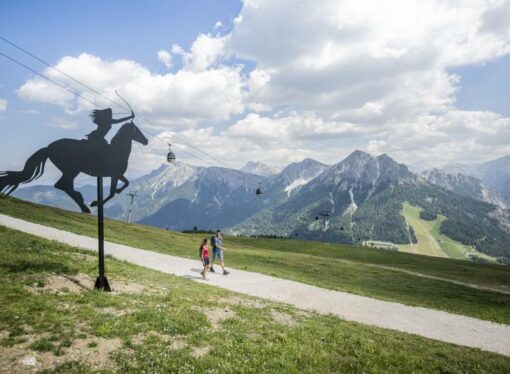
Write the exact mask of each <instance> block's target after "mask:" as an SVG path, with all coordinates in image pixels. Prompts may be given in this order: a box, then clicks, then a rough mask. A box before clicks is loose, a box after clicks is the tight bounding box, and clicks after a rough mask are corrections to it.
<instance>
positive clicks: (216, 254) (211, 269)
mask: <svg viewBox="0 0 510 374" xmlns="http://www.w3.org/2000/svg"><path fill="white" fill-rule="evenodd" d="M216 256H218V250H217V249H215V248H213V251H212V261H211V266H210V267H209V271H210V272H211V273H215V271H214V268H213V265H214V260H215V259H216Z"/></svg>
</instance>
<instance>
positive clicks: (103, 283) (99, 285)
mask: <svg viewBox="0 0 510 374" xmlns="http://www.w3.org/2000/svg"><path fill="white" fill-rule="evenodd" d="M94 288H95V289H96V290H101V291H106V292H112V289H111V288H110V284H109V283H108V279H106V277H97V279H96V284H95V285H94Z"/></svg>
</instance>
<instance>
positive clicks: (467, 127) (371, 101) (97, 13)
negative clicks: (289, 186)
mask: <svg viewBox="0 0 510 374" xmlns="http://www.w3.org/2000/svg"><path fill="white" fill-rule="evenodd" d="M367 4H368V3H367ZM367 4H364V2H360V3H359V4H358V3H356V4H353V3H350V2H348V1H334V0H324V1H311V2H293V1H290V0H278V1H269V0H249V1H245V2H244V3H243V2H241V1H239V0H232V1H230V0H225V1H146V2H143V3H142V2H139V1H107V2H104V1H49V2H41V1H5V2H1V3H0V35H1V36H4V37H6V38H8V39H10V40H12V41H14V42H16V43H19V44H20V45H21V46H23V47H25V48H26V49H28V50H29V51H31V52H33V53H34V54H36V55H38V56H40V57H41V58H43V59H45V60H46V61H48V62H50V63H51V64H55V65H56V66H58V67H59V68H60V69H63V70H66V72H67V73H69V74H71V75H73V76H76V77H77V78H79V79H81V80H83V81H84V82H86V83H87V84H88V85H90V86H92V87H94V88H96V89H98V90H99V91H101V92H103V93H104V94H106V95H108V96H110V95H111V94H112V92H113V90H115V89H118V90H119V91H121V92H122V93H123V94H124V95H125V96H126V97H127V98H128V99H129V101H130V102H131V104H132V105H133V107H134V108H135V111H136V112H137V113H138V114H140V115H141V116H144V117H146V118H149V119H150V120H151V121H154V122H156V123H157V124H158V125H159V127H158V128H157V129H150V130H151V131H152V132H156V133H158V134H159V135H160V136H161V137H163V138H165V139H168V140H169V141H171V142H173V143H176V144H177V145H178V146H181V149H187V150H188V151H193V149H190V148H189V146H188V145H187V144H186V143H185V142H180V140H179V139H181V140H182V139H184V140H186V142H188V143H191V144H193V145H195V146H197V147H199V148H201V149H203V150H204V151H207V152H209V153H214V156H215V157H216V158H217V159H220V160H222V161H223V162H224V163H226V164H228V165H231V166H232V167H241V166H242V164H243V163H245V162H246V161H249V160H261V161H264V162H268V163H272V164H277V165H285V164H287V163H289V162H292V161H299V160H300V159H303V158H305V157H311V158H315V159H318V160H319V161H322V162H326V163H333V162H337V161H339V160H340V159H341V158H342V157H345V156H346V155H347V154H348V153H350V152H351V151H353V150H354V149H363V150H366V151H369V152H371V153H374V154H379V153H388V154H390V156H393V157H394V158H396V159H397V160H399V161H401V162H406V163H409V164H421V165H427V166H439V165H442V164H446V163H450V162H477V161H485V160H487V159H492V158H497V157H500V156H503V155H505V154H508V153H510V148H509V146H508V144H510V142H509V140H510V122H509V119H508V116H509V115H510V90H508V87H509V86H510V85H509V84H510V75H509V74H508V72H509V71H510V55H509V52H510V44H509V40H510V29H509V28H510V26H509V25H508V22H506V21H505V19H507V18H505V17H506V15H508V14H510V5H509V2H508V1H500V2H494V3H489V2H484V1H481V0H480V1H478V2H476V1H475V2H473V3H472V4H456V5H451V4H449V5H447V6H446V5H444V4H442V3H441V2H440V1H431V2H429V3H427V4H426V5H424V4H423V3H421V2H420V1H417V0H413V1H399V0H388V1H384V2H380V3H377V4H370V6H369V5H367ZM391 9H393V11H391ZM395 9H398V10H399V11H398V12H397V11H395ZM0 51H1V52H3V53H6V54H8V55H10V56H12V57H14V58H16V59H19V60H20V61H22V62H24V63H26V64H28V65H30V66H31V67H32V68H34V69H37V70H38V71H41V72H44V73H45V74H50V75H51V72H50V71H48V70H45V66H43V65H41V64H40V63H38V62H37V61H34V60H32V59H31V58H29V57H27V56H25V55H23V54H22V53H20V52H19V51H16V50H15V49H14V48H12V47H11V46H9V45H7V44H5V43H3V42H1V41H0ZM165 56H167V59H166V60H165ZM165 61H166V62H165ZM165 64H166V65H165ZM52 77H53V78H55V76H52ZM109 77H111V79H109ZM57 78H58V79H59V80H60V81H61V82H62V83H63V84H65V85H72V84H71V83H70V82H68V81H66V80H65V79H63V78H62V77H57ZM80 89H81V88H80ZM80 92H81V93H85V94H86V90H83V91H80ZM58 97H59V94H58V93H57V92H55V90H54V89H53V88H52V87H50V86H48V85H47V84H46V83H44V82H42V81H41V80H40V79H38V78H37V77H35V76H34V74H32V73H29V72H27V71H25V70H23V69H22V68H21V67H19V66H17V65H15V64H13V63H12V62H11V61H8V60H6V59H4V58H2V57H1V56H0V149H1V152H2V158H1V160H0V169H18V168H19V167H21V165H22V164H23V162H24V160H25V159H26V158H27V157H28V156H29V155H30V154H31V153H32V152H33V151H35V150H36V149H38V148H41V147H44V146H46V145H47V144H48V143H50V142H51V141H53V140H55V139H58V138H62V137H71V138H81V137H83V135H85V134H87V133H88V132H90V131H91V130H92V129H93V128H94V126H93V125H92V124H91V123H90V122H89V120H88V117H87V113H88V110H90V108H89V107H87V106H84V105H83V103H82V104H80V103H79V101H77V100H75V99H72V98H67V99H65V100H63V101H62V102H59V101H58ZM2 102H3V103H5V102H6V105H3V107H2ZM114 110H115V108H114ZM139 125H141V126H143V124H142V123H141V122H139ZM175 136H177V138H175ZM212 145H214V146H212ZM136 151H137V152H136V154H135V155H134V158H133V169H132V173H133V174H134V175H140V174H143V173H144V172H147V171H149V170H151V169H153V168H155V167H157V166H158V164H159V163H160V162H161V161H162V159H163V158H164V155H165V151H166V149H165V145H164V144H162V143H161V142H158V141H154V140H151V143H150V145H149V147H146V148H143V149H141V148H136ZM178 156H179V158H180V159H182V160H184V161H186V162H190V163H194V164H204V160H201V159H196V158H193V157H190V156H189V154H186V153H180V154H179V152H178ZM205 158H206V159H207V161H208V162H210V163H213V164H216V163H217V162H216V161H215V160H213V159H210V158H207V157H205ZM50 176H51V172H50ZM50 179H51V178H50Z"/></svg>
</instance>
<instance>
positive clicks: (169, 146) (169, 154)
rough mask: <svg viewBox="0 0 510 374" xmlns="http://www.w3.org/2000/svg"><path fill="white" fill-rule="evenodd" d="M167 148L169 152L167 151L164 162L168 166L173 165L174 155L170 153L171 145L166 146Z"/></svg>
mask: <svg viewBox="0 0 510 374" xmlns="http://www.w3.org/2000/svg"><path fill="white" fill-rule="evenodd" d="M168 148H169V151H168V154H167V155H166V161H167V162H168V163H169V164H173V163H174V162H175V153H174V152H173V151H172V145H171V144H168Z"/></svg>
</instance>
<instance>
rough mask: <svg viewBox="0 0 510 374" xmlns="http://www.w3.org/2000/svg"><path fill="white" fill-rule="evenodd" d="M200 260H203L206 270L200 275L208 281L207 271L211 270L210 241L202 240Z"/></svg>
mask: <svg viewBox="0 0 510 374" xmlns="http://www.w3.org/2000/svg"><path fill="white" fill-rule="evenodd" d="M200 258H201V259H202V265H204V270H202V272H201V273H200V274H201V275H202V278H203V279H205V280H207V276H206V274H207V270H209V239H204V240H202V245H201V246H200Z"/></svg>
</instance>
